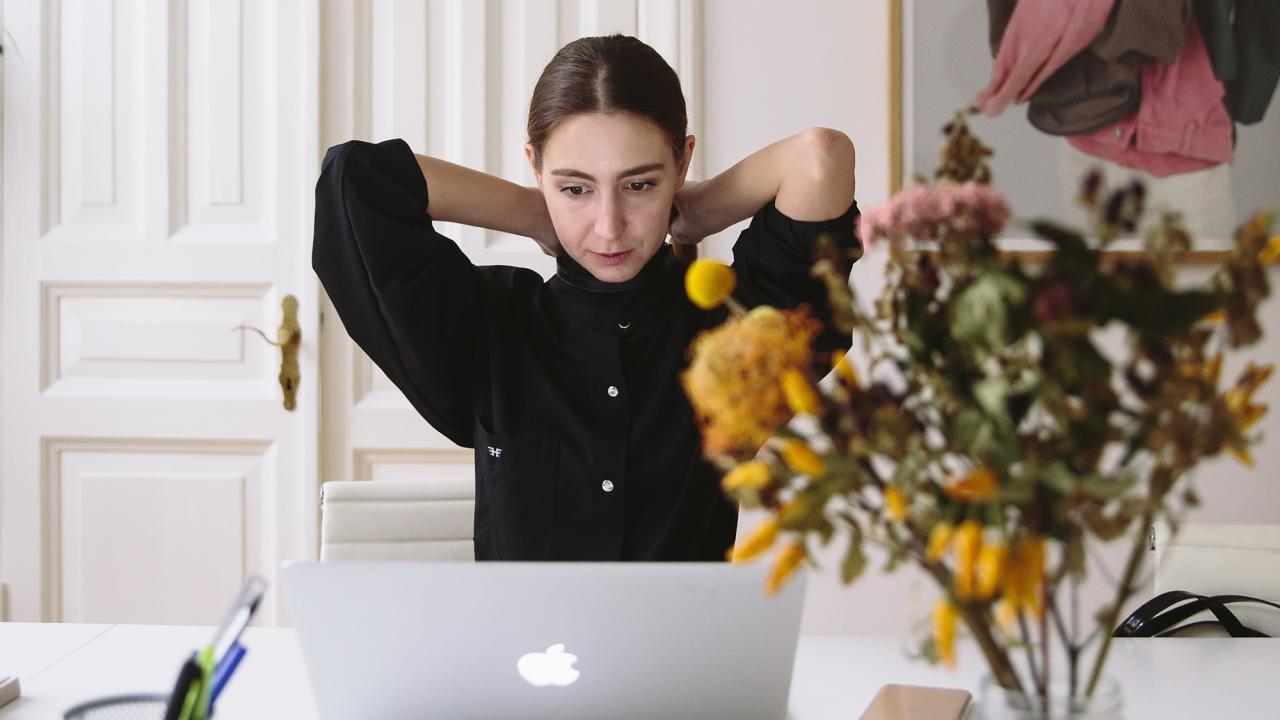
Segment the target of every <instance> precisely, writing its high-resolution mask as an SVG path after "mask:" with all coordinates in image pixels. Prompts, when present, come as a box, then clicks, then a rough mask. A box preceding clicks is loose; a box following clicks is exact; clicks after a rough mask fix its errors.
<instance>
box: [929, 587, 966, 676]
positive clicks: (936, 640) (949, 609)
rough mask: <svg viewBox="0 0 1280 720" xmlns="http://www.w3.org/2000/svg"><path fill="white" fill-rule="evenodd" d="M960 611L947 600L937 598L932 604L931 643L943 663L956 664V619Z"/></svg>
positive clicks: (953, 665)
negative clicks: (936, 649)
mask: <svg viewBox="0 0 1280 720" xmlns="http://www.w3.org/2000/svg"><path fill="white" fill-rule="evenodd" d="M959 618H960V611H959V609H957V608H956V606H955V605H952V604H951V603H950V602H947V600H945V599H942V598H939V599H938V601H937V602H935V603H934V604H933V613H932V619H933V644H934V645H935V646H936V647H937V648H938V659H939V660H941V661H942V664H943V665H946V666H947V667H949V668H952V669H954V668H955V666H956V620H958V619H959Z"/></svg>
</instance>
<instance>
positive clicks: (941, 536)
mask: <svg viewBox="0 0 1280 720" xmlns="http://www.w3.org/2000/svg"><path fill="white" fill-rule="evenodd" d="M955 530H956V528H955V526H954V525H952V524H951V523H949V522H947V521H946V520H940V521H938V522H936V523H934V525H933V529H932V530H930V531H929V547H928V548H927V549H926V550H925V553H924V554H925V558H926V559H928V560H929V562H937V561H938V560H940V559H941V558H942V554H943V553H945V552H946V551H947V548H948V547H949V546H950V545H951V537H952V535H954V534H955Z"/></svg>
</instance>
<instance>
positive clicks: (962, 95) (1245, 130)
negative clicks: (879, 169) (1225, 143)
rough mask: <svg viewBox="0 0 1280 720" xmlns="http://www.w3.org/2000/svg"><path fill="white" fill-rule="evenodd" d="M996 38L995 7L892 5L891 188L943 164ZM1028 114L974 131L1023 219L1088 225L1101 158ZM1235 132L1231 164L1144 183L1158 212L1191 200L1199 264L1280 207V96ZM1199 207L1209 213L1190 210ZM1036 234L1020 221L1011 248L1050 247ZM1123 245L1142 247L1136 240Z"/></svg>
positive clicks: (978, 121)
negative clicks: (953, 125)
mask: <svg viewBox="0 0 1280 720" xmlns="http://www.w3.org/2000/svg"><path fill="white" fill-rule="evenodd" d="M989 32H990V30H989V26H988V3H987V1H986V0H890V42H889V48H890V82H889V86H890V125H889V126H890V133H891V137H890V181H889V185H890V189H891V191H895V192H896V191H897V190H898V189H899V188H901V187H902V186H903V185H904V184H909V183H910V182H911V179H912V177H913V176H914V175H917V174H919V175H924V176H926V177H927V176H929V175H931V173H932V172H933V169H934V168H935V167H936V165H937V164H938V152H939V150H940V148H941V147H942V142H943V135H942V132H941V129H942V127H943V125H944V124H946V123H947V122H948V120H949V119H950V118H951V117H952V116H953V115H954V113H955V112H956V110H958V109H960V108H963V107H966V106H969V105H972V104H973V103H974V101H975V99H976V97H977V96H978V94H979V92H980V91H982V90H983V89H984V88H986V87H987V86H988V85H989V84H990V82H991V76H992V67H993V58H992V52H991V49H990V44H989V40H988V37H989ZM1027 107H1028V106H1027V105H1026V104H1010V105H1009V106H1008V107H1006V108H1005V109H1004V111H1003V113H1002V114H1000V115H999V116H996V117H987V116H985V115H976V116H971V117H970V118H969V123H970V126H971V128H972V129H973V131H974V133H976V134H977V135H978V137H979V138H981V139H982V141H983V142H984V143H986V144H987V145H989V146H991V147H992V148H993V149H994V151H995V156H994V157H993V158H991V161H990V163H991V168H992V172H993V176H994V182H993V184H994V186H995V188H996V189H997V190H999V191H1000V192H1001V193H1002V194H1004V196H1005V198H1006V199H1007V200H1008V202H1009V205H1010V207H1011V208H1012V209H1013V212H1014V217H1015V218H1021V219H1029V218H1035V217H1050V218H1056V219H1059V220H1061V221H1065V222H1067V223H1068V224H1072V225H1076V226H1080V227H1083V226H1084V225H1085V223H1086V220H1087V219H1086V216H1085V214H1084V211H1083V209H1082V208H1080V207H1079V205H1078V204H1077V203H1076V202H1075V199H1074V198H1075V196H1076V194H1077V193H1078V189H1079V181H1080V179H1081V177H1083V175H1084V173H1085V172H1087V169H1088V167H1089V166H1091V165H1093V164H1097V160H1096V159H1095V158H1093V157H1091V156H1089V155H1087V154H1085V153H1083V152H1081V151H1079V150H1078V149H1076V148H1075V147H1073V146H1072V145H1071V144H1070V143H1069V142H1068V141H1067V140H1066V138H1064V137H1060V136H1054V135H1048V134H1045V133H1043V132H1041V131H1040V130H1037V129H1036V128H1035V127H1034V126H1033V125H1032V124H1031V123H1030V122H1029V120H1028V113H1027ZM1235 127H1236V138H1235V148H1234V157H1233V159H1232V161H1231V162H1230V163H1226V164H1220V165H1218V166H1216V167H1215V168H1212V169H1209V170H1201V171H1198V172H1197V173H1186V174H1183V175H1181V176H1179V175H1174V176H1172V177H1164V178H1154V179H1151V178H1150V176H1145V177H1144V179H1146V180H1147V182H1148V183H1149V185H1148V192H1149V193H1150V196H1151V197H1153V202H1152V203H1151V206H1152V207H1161V206H1162V205H1161V203H1160V202H1159V201H1160V199H1161V198H1162V197H1169V196H1172V197H1189V198H1190V200H1188V201H1187V202H1186V203H1180V204H1179V207H1177V209H1178V210H1180V211H1184V214H1185V215H1186V216H1187V217H1186V218H1185V219H1186V221H1187V225H1188V228H1189V229H1190V230H1191V231H1192V234H1193V236H1194V237H1195V239H1196V251H1194V252H1192V253H1189V254H1188V257H1187V259H1188V260H1189V261H1192V262H1216V261H1217V260H1219V259H1220V258H1221V257H1222V253H1223V252H1224V251H1225V249H1226V248H1228V247H1230V242H1231V235H1232V233H1233V232H1234V229H1235V228H1236V227H1237V226H1238V225H1239V224H1240V223H1241V222H1243V221H1245V220H1246V219H1248V218H1249V217H1250V216H1252V215H1253V214H1254V213H1255V212H1257V211H1259V210H1264V209H1270V210H1277V209H1280V93H1276V94H1274V95H1273V96H1272V98H1271V101H1270V105H1269V107H1268V110H1267V112H1266V114H1265V116H1264V117H1263V119H1262V121H1261V122H1259V123H1256V124H1252V125H1240V124H1236V126H1235ZM1116 171H1123V174H1124V176H1125V177H1127V176H1130V175H1132V171H1128V170H1127V169H1126V168H1123V167H1120V166H1119V165H1115V164H1112V165H1110V166H1109V169H1108V171H1107V172H1108V179H1109V180H1113V179H1114V178H1115V177H1116ZM1202 173H1213V174H1214V175H1215V177H1216V180H1214V181H1213V182H1212V183H1208V185H1207V186H1208V187H1211V188H1212V192H1209V193H1206V192H1202V191H1200V190H1199V189H1198V185H1200V184H1205V179H1204V178H1202V177H1200V174H1202ZM1113 182H1114V180H1113ZM1157 185H1158V186H1160V187H1156V188H1155V190H1153V187H1155V186H1157ZM1113 186H1114V185H1113ZM1161 188H1164V189H1169V188H1172V189H1173V191H1174V192H1172V194H1170V193H1167V192H1162V191H1161ZM1163 206H1165V207H1169V205H1163ZM1192 206H1197V207H1199V208H1200V209H1194V208H1193V209H1191V210H1189V211H1188V210H1187V208H1192ZM1149 215H1150V216H1152V217H1154V213H1150V214H1149ZM1193 216H1194V217H1193ZM1027 234H1028V233H1027V230H1026V227H1025V224H1022V223H1016V222H1015V223H1011V224H1010V226H1009V228H1008V229H1006V231H1005V233H1004V236H1003V237H1002V241H1003V244H1004V246H1005V247H1007V248H1008V249H1010V250H1015V251H1017V250H1037V249H1041V248H1042V247H1043V246H1042V245H1040V244H1039V243H1037V242H1036V241H1034V240H1031V239H1028V238H1027V237H1026V236H1027ZM1121 247H1122V248H1128V247H1132V248H1134V249H1136V247H1137V241H1136V240H1134V241H1131V242H1129V243H1128V244H1127V245H1126V244H1122V245H1121Z"/></svg>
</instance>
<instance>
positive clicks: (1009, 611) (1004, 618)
mask: <svg viewBox="0 0 1280 720" xmlns="http://www.w3.org/2000/svg"><path fill="white" fill-rule="evenodd" d="M1006 587H1008V586H1006ZM1017 620H1018V606H1017V605H1015V604H1014V603H1013V602H1011V601H1010V600H1009V594H1008V591H1007V590H1006V591H1005V596H1004V597H1003V598H1001V599H1000V602H998V603H996V622H997V623H998V624H999V625H1000V627H1002V628H1004V629H1005V630H1012V629H1013V624H1014V623H1015V622H1016V621H1017Z"/></svg>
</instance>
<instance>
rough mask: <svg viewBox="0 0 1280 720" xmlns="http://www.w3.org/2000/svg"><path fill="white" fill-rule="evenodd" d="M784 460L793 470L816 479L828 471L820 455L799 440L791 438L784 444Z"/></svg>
mask: <svg viewBox="0 0 1280 720" xmlns="http://www.w3.org/2000/svg"><path fill="white" fill-rule="evenodd" d="M782 459H783V460H785V461H786V462H787V465H789V466H791V469H792V470H795V471H796V472H798V473H802V474H804V475H809V476H813V477H816V476H818V475H821V474H822V473H823V471H824V470H826V469H827V466H826V463H824V462H823V461H822V458H821V457H819V456H818V453H816V452H814V451H813V448H811V447H809V446H808V444H806V443H805V441H803V440H800V439H799V438H789V439H787V440H784V441H783V442H782Z"/></svg>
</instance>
